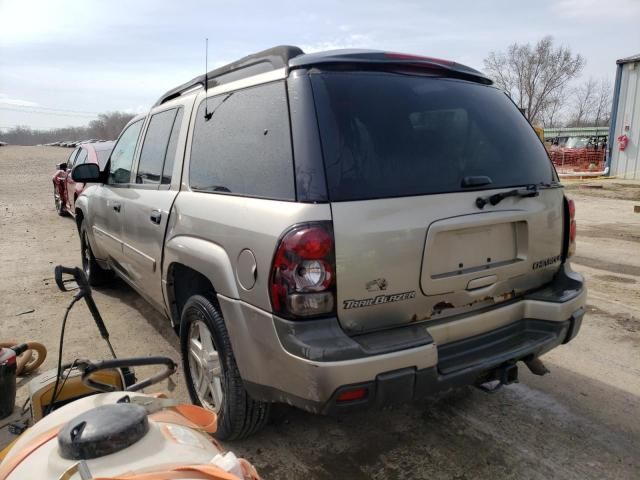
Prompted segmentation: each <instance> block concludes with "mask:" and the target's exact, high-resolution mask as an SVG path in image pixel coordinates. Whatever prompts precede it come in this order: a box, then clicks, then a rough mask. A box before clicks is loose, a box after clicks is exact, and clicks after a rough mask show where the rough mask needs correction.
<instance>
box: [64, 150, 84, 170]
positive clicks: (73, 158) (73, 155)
mask: <svg viewBox="0 0 640 480" xmlns="http://www.w3.org/2000/svg"><path fill="white" fill-rule="evenodd" d="M80 150H81V149H80V148H76V149H75V150H74V151H73V152H71V155H69V158H68V159H67V168H73V166H74V165H75V161H76V157H77V156H78V152H79V151H80Z"/></svg>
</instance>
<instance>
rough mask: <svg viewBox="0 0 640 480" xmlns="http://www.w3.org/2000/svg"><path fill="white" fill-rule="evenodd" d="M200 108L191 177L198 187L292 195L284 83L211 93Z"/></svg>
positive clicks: (260, 194) (258, 194)
mask: <svg viewBox="0 0 640 480" xmlns="http://www.w3.org/2000/svg"><path fill="white" fill-rule="evenodd" d="M208 111H209V113H210V114H212V116H211V119H210V120H208V121H207V120H205V118H204V115H205V104H204V102H202V103H201V104H200V106H199V108H198V112H197V118H196V126H195V130H194V133H193V143H192V147H191V166H190V177H189V178H190V182H191V187H192V188H194V189H197V190H204V191H210V192H224V193H232V194H238V195H248V196H255V197H263V198H273V199H282V200H292V199H294V197H295V194H294V187H293V161H292V156H291V138H290V132H289V117H288V110H287V100H286V95H285V87H284V82H277V83H271V84H267V85H260V86H258V87H252V88H248V89H246V90H238V91H235V92H231V93H226V94H223V95H219V96H217V97H214V98H210V99H209V101H208Z"/></svg>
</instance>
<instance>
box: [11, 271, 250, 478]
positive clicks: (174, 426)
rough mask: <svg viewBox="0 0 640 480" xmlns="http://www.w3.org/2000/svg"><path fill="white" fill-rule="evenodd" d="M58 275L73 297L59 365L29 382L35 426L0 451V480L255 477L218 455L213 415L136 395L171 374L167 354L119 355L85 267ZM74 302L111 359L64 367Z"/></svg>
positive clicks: (242, 464) (240, 462)
mask: <svg viewBox="0 0 640 480" xmlns="http://www.w3.org/2000/svg"><path fill="white" fill-rule="evenodd" d="M65 275H67V276H70V277H71V278H69V279H66V280H65V279H64V278H63V277H64V276H65ZM55 276H56V283H57V284H58V286H59V287H60V289H61V290H63V291H68V290H69V289H68V285H67V284H69V283H71V282H74V284H75V285H76V286H77V290H78V292H77V293H76V294H75V295H74V297H73V300H72V301H71V304H70V305H69V307H68V308H67V311H66V313H65V316H64V319H63V322H62V332H61V335H60V349H59V359H58V366H57V368H56V369H55V370H52V371H49V372H45V373H43V374H41V375H39V376H38V377H36V378H35V379H33V380H32V381H31V383H30V384H29V403H30V407H31V408H30V411H31V415H30V423H32V426H31V427H30V428H28V429H27V430H26V431H24V433H22V435H20V437H18V438H17V439H16V440H15V441H14V442H13V443H12V444H11V445H9V446H8V447H7V448H5V449H4V450H3V451H2V452H0V480H18V479H20V480H22V479H38V480H91V479H95V480H165V479H167V480H169V479H193V480H197V479H209V480H213V479H217V480H239V479H240V480H247V479H251V480H257V479H259V478H260V477H259V475H258V473H257V472H256V470H255V468H253V466H252V465H251V464H250V463H249V462H247V461H246V460H244V459H241V458H237V457H236V456H235V455H234V454H233V453H232V452H224V450H223V449H222V447H221V446H220V445H219V444H218V443H217V442H216V441H215V440H214V439H213V437H211V435H210V434H211V433H213V432H215V431H216V428H217V417H216V414H215V413H213V412H212V411H210V410H206V409H204V408H202V407H198V406H195V405H189V404H179V403H178V402H176V401H174V400H171V399H168V398H167V397H166V396H165V395H145V394H143V393H139V392H140V390H142V389H143V388H146V387H148V386H150V385H153V384H155V383H158V382H160V381H162V380H164V379H166V378H169V377H170V376H171V375H172V374H173V373H174V372H175V370H176V364H175V363H174V362H173V360H172V359H170V358H167V357H138V358H123V359H118V358H117V357H116V355H115V352H114V350H113V347H112V346H111V343H110V341H109V333H108V331H107V328H106V326H105V324H104V322H103V320H102V318H101V316H100V313H99V311H98V309H97V307H96V305H95V303H94V301H93V298H92V296H91V288H90V287H89V284H88V282H87V279H86V276H85V274H84V271H83V270H81V269H79V268H65V267H62V266H58V267H56V270H55ZM81 299H84V300H85V302H86V304H87V306H88V307H89V311H90V312H91V314H92V317H93V319H94V321H95V323H96V325H97V326H98V329H99V330H100V333H101V335H102V337H103V338H104V339H105V341H106V342H107V344H108V346H109V349H110V351H111V353H112V355H113V359H111V360H104V361H98V362H93V361H89V360H83V359H76V360H75V361H73V362H72V363H69V364H62V345H63V339H64V332H65V327H66V321H67V317H68V314H69V311H70V310H71V308H72V307H73V305H74V304H75V303H76V302H78V301H79V300H81ZM150 365H151V366H152V365H158V366H161V367H162V370H161V371H160V372H159V373H157V374H155V375H153V376H151V377H149V378H146V379H144V380H140V381H138V380H137V379H136V377H135V375H134V371H133V368H134V367H139V366H150Z"/></svg>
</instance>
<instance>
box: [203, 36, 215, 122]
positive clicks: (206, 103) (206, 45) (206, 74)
mask: <svg viewBox="0 0 640 480" xmlns="http://www.w3.org/2000/svg"><path fill="white" fill-rule="evenodd" d="M208 61H209V39H208V38H205V39H204V119H205V120H210V119H211V117H212V116H213V112H211V113H209V97H207V91H208V90H209V63H208Z"/></svg>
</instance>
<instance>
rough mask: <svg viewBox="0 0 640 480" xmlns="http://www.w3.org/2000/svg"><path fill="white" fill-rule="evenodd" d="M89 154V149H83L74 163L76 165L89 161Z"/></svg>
mask: <svg viewBox="0 0 640 480" xmlns="http://www.w3.org/2000/svg"><path fill="white" fill-rule="evenodd" d="M88 156H89V154H88V153H87V151H86V150H85V149H84V148H83V149H81V150H80V153H79V154H78V156H77V157H76V160H75V162H74V163H73V164H74V165H82V164H83V163H84V162H86V161H87V157H88Z"/></svg>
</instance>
